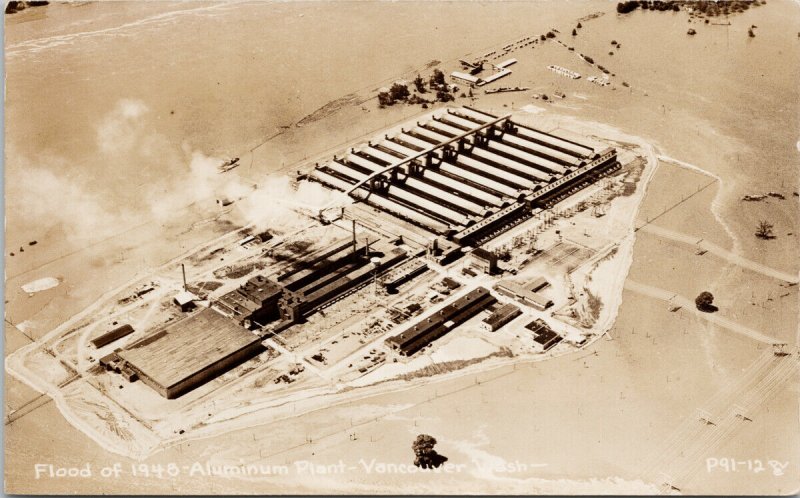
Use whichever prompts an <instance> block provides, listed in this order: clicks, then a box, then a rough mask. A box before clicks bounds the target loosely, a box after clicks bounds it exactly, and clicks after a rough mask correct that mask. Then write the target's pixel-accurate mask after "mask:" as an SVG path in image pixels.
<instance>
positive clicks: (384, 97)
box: [378, 92, 394, 107]
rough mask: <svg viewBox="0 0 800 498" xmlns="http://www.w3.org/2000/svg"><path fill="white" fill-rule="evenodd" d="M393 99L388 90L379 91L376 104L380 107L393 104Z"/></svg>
mask: <svg viewBox="0 0 800 498" xmlns="http://www.w3.org/2000/svg"><path fill="white" fill-rule="evenodd" d="M393 104H394V99H393V98H392V96H391V95H389V92H380V93H378V105H380V106H381V107H386V106H387V105H393Z"/></svg>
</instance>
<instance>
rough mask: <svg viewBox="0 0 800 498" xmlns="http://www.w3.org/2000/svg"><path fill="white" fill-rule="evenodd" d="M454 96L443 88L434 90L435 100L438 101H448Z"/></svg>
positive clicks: (453, 98)
mask: <svg viewBox="0 0 800 498" xmlns="http://www.w3.org/2000/svg"><path fill="white" fill-rule="evenodd" d="M455 99H456V98H455V97H453V96H452V95H451V94H450V93H449V92H447V91H445V90H439V91H437V92H436V100H438V101H439V102H450V101H451V100H455Z"/></svg>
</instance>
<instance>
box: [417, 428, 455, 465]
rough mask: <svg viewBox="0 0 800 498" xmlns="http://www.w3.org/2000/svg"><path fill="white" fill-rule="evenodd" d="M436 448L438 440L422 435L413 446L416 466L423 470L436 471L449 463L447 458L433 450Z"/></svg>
mask: <svg viewBox="0 0 800 498" xmlns="http://www.w3.org/2000/svg"><path fill="white" fill-rule="evenodd" d="M434 446H436V438H435V437H433V436H429V435H427V434H420V435H419V436H417V439H415V440H414V442H413V443H412V444H411V449H412V450H414V465H416V466H417V467H420V468H423V469H435V468H437V467H440V466H441V465H442V464H443V463H444V462H446V461H447V457H446V456H442V455H440V454H438V453H437V452H436V450H434V449H433V447H434Z"/></svg>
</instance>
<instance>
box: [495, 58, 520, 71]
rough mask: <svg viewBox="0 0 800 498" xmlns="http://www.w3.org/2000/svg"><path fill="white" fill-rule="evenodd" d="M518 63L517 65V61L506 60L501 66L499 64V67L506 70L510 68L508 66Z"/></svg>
mask: <svg viewBox="0 0 800 498" xmlns="http://www.w3.org/2000/svg"><path fill="white" fill-rule="evenodd" d="M516 63H517V59H506V60H504V61H503V62H501V63H500V64H497V67H499V68H501V69H502V68H506V67H508V66H510V65H512V64H516Z"/></svg>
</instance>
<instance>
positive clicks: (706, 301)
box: [694, 291, 717, 313]
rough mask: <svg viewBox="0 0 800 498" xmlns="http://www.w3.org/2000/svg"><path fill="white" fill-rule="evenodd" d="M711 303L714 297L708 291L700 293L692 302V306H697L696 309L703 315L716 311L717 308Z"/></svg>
mask: <svg viewBox="0 0 800 498" xmlns="http://www.w3.org/2000/svg"><path fill="white" fill-rule="evenodd" d="M713 302H714V295H713V294H711V293H710V292H708V291H703V292H701V293H700V294H698V295H697V297H696V298H695V300H694V304H695V306H697V309H699V310H700V311H702V312H704V313H713V312H714V311H717V307H716V306H714V305H713V304H712V303H713Z"/></svg>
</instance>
